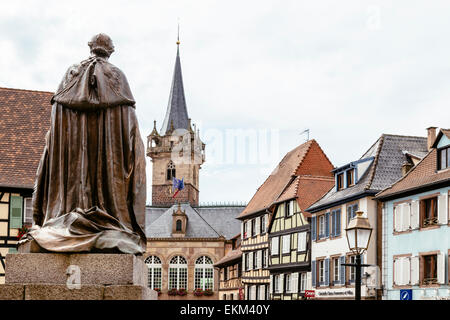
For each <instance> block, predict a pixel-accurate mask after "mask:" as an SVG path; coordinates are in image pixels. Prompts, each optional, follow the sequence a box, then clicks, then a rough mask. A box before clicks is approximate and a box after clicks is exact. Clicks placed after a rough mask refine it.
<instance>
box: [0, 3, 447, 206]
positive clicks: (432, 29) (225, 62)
mask: <svg viewBox="0 0 450 320" xmlns="http://www.w3.org/2000/svg"><path fill="white" fill-rule="evenodd" d="M449 9H450V3H449V2H448V1H434V2H433V5H432V6H431V5H429V4H427V3H426V2H412V1H395V2H391V1H381V0H373V1H346V2H345V5H344V3H343V2H337V1H294V0H292V1H275V0H273V1H256V0H254V1H250V0H246V1H234V0H233V1H211V0H202V1H197V0H196V1H126V2H125V1H77V2H68V1H54V0H52V1H31V0H30V1H20V2H19V1H16V2H5V3H2V5H1V10H0V30H1V34H0V52H2V57H1V60H0V86H3V87H14V88H27V89H36V90H47V91H53V90H54V89H55V88H56V87H57V85H58V83H59V81H60V79H61V77H62V75H63V73H64V72H65V70H66V68H67V67H68V66H69V65H71V64H72V63H76V62H78V61H80V60H82V59H84V58H86V57H87V56H88V47H87V42H88V40H89V39H90V37H91V36H92V35H94V34H96V33H98V32H105V33H107V34H109V35H110V36H111V37H112V39H113V41H114V43H115V46H116V52H115V53H114V54H113V56H112V57H111V62H112V63H114V64H116V65H117V66H118V67H119V68H121V69H122V70H123V71H124V72H125V74H126V75H127V77H128V80H129V82H130V85H131V87H132V90H133V94H134V96H135V98H136V100H137V113H138V117H139V122H140V128H141V133H142V137H143V138H144V139H145V137H146V136H147V135H148V134H149V133H150V131H151V130H152V128H153V120H154V119H156V120H157V121H158V128H160V126H161V122H162V120H163V117H164V114H165V108H166V105H167V101H168V95H169V89H170V81H171V77H172V72H173V64H174V59H175V53H176V46H175V41H176V32H177V30H176V29H177V28H176V24H177V18H178V17H179V18H180V22H181V48H180V49H181V59H182V68H183V76H184V84H185V90H186V98H187V104H188V111H189V115H190V116H191V117H192V119H193V122H196V123H201V125H200V128H201V130H207V129H217V130H226V129H237V128H251V129H253V128H254V129H261V128H267V129H272V128H273V129H280V130H285V131H286V132H287V134H286V135H284V136H283V138H282V139H281V140H280V151H279V152H280V154H279V157H278V158H279V159H281V158H282V156H283V155H284V153H285V152H287V151H289V150H290V149H292V148H294V147H295V146H296V145H298V144H299V143H301V142H303V141H304V137H303V136H299V133H300V132H302V131H303V130H304V129H306V128H309V129H310V130H311V132H310V135H311V138H315V139H316V140H317V141H318V142H319V144H320V145H321V146H322V148H323V149H324V151H325V152H326V153H327V155H328V156H329V158H330V159H331V161H332V162H333V164H334V165H342V164H344V163H346V162H349V161H352V160H354V159H356V158H358V157H360V156H361V155H362V153H363V152H364V151H365V150H366V149H367V148H368V147H369V146H370V145H371V144H372V143H373V142H374V141H375V140H376V139H377V138H378V137H379V136H380V135H381V134H382V133H396V134H409V135H422V136H424V135H425V128H426V127H427V126H430V125H435V126H442V127H449V125H448V119H449V118H450V111H449V110H450V108H448V107H447V103H448V101H449V98H450V93H449V90H448V88H449V86H450V84H449V81H448V79H449V78H450V59H449V58H448V57H449V56H450V45H449V41H448V31H447V30H450V20H449V19H448V12H449ZM207 148H208V146H207ZM211 148H213V147H212V146H211ZM279 159H278V160H279ZM276 162H277V161H274V162H273V163H272V166H271V169H267V165H264V166H263V165H260V166H254V167H251V166H249V165H238V164H236V165H226V166H224V167H222V168H221V167H219V166H216V165H214V163H208V162H207V163H205V165H204V166H203V169H202V174H201V182H200V184H201V201H226V200H230V201H232V200H240V201H248V200H249V199H250V198H251V196H252V195H253V193H254V191H255V190H256V188H257V187H258V186H259V185H260V184H261V183H262V182H263V181H264V180H265V178H266V176H265V173H266V172H271V171H272V169H273V168H274V167H275V165H276ZM150 168H151V163H150V162H148V169H150ZM263 173H264V174H263ZM148 177H149V178H150V177H151V172H150V170H148ZM149 182H150V181H149ZM149 184H150V183H149ZM149 189H150V188H149ZM150 195H151V193H150V192H149V196H150Z"/></svg>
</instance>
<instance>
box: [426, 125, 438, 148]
mask: <svg viewBox="0 0 450 320" xmlns="http://www.w3.org/2000/svg"><path fill="white" fill-rule="evenodd" d="M436 129H437V127H429V128H427V131H428V140H427V147H428V151H430V150H431V146H432V145H433V143H434V140H435V139H436Z"/></svg>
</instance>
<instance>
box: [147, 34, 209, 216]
mask: <svg viewBox="0 0 450 320" xmlns="http://www.w3.org/2000/svg"><path fill="white" fill-rule="evenodd" d="M179 46H180V41H179V40H178V41H177V56H176V60H175V69H174V73H173V79H172V87H171V90H170V95H169V103H168V106H167V111H166V116H165V118H164V122H163V124H162V128H161V130H160V131H159V132H158V131H157V129H156V121H155V122H154V127H153V131H152V132H151V133H150V135H149V136H148V137H147V156H149V157H150V158H151V159H152V163H153V177H152V206H161V207H170V206H172V205H173V204H175V203H178V202H188V203H190V205H191V206H198V203H199V171H200V168H201V165H202V164H203V162H204V161H205V144H204V143H203V142H202V141H201V140H200V136H199V130H197V129H196V128H195V127H194V128H192V124H191V119H190V118H189V117H188V113H187V108H186V99H185V96H184V88H183V77H182V74H181V62H180V48H179ZM173 178H177V179H183V180H184V186H185V187H184V189H183V190H182V191H180V192H179V193H178V194H177V195H176V197H175V198H173V195H174V190H172V183H173Z"/></svg>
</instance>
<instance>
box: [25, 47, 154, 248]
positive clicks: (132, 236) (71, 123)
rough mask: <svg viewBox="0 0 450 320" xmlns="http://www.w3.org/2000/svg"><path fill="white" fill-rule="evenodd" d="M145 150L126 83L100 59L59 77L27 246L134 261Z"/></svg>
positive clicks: (142, 244) (140, 234)
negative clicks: (112, 255)
mask: <svg viewBox="0 0 450 320" xmlns="http://www.w3.org/2000/svg"><path fill="white" fill-rule="evenodd" d="M145 201H146V176H145V150H144V144H143V141H142V139H141V136H140V133H139V126H138V121H137V118H136V112H135V102H134V98H133V95H132V93H131V90H130V88H129V85H128V82H127V79H126V77H125V75H124V74H123V73H122V71H121V70H120V69H118V68H117V67H115V66H114V65H112V64H111V63H109V62H108V61H107V59H106V58H104V57H99V56H95V55H94V56H91V57H90V58H89V59H87V60H84V61H82V62H81V63H80V64H78V65H74V66H72V67H70V68H69V70H68V71H67V72H66V74H65V76H64V78H63V80H62V82H61V84H60V86H59V88H58V91H57V92H56V94H55V95H54V96H53V98H52V112H51V127H50V130H49V132H48V133H47V136H46V144H45V148H44V152H43V155H42V158H41V160H40V164H39V167H38V171H37V177H36V182H35V190H34V193H33V219H34V221H35V226H33V227H32V228H31V230H30V232H29V233H28V236H29V239H30V238H31V239H34V240H35V241H36V242H37V244H38V245H39V246H40V247H42V248H44V249H46V250H48V251H51V252H118V253H132V254H142V253H144V252H145V248H146V237H145V233H144V230H145Z"/></svg>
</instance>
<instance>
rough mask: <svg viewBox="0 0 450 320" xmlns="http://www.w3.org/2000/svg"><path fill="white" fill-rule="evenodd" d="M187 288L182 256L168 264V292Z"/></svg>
mask: <svg viewBox="0 0 450 320" xmlns="http://www.w3.org/2000/svg"><path fill="white" fill-rule="evenodd" d="M170 289H177V290H179V289H186V290H187V289H188V288H187V262H186V259H185V258H184V257H182V256H175V257H173V258H172V259H170V264H169V290H170Z"/></svg>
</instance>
